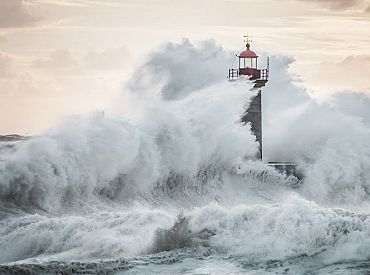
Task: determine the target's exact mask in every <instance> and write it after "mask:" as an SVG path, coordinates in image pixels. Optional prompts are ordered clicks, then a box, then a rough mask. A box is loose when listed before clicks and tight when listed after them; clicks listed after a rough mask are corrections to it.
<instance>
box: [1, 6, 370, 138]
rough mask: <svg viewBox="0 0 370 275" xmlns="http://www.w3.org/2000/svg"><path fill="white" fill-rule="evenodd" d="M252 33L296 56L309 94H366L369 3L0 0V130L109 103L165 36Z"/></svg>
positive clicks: (270, 47)
mask: <svg viewBox="0 0 370 275" xmlns="http://www.w3.org/2000/svg"><path fill="white" fill-rule="evenodd" d="M247 32H248V33H251V34H253V37H254V39H253V40H254V41H253V49H254V50H256V51H257V52H268V53H269V54H284V55H289V56H292V57H294V58H295V60H296V61H295V63H294V64H293V65H292V67H291V72H292V73H294V74H297V75H298V76H299V77H300V79H301V81H302V82H303V84H304V85H305V86H306V87H307V89H308V91H309V93H310V94H311V96H312V97H314V98H316V99H318V100H326V99H327V98H329V97H330V96H331V95H333V94H334V93H336V92H340V91H354V92H365V93H368V94H369V95H370V77H369V75H370V47H369V46H370V1H369V0H203V1H202V0H196V1H195V0H186V1H176V0H0V134H9V133H20V134H35V133H39V132H40V131H43V130H45V129H47V128H49V127H52V126H53V125H55V124H56V123H57V122H58V121H60V120H61V119H63V118H64V117H65V116H68V115H75V114H85V113H89V112H92V111H96V110H104V109H107V108H110V106H111V105H112V102H113V101H114V100H115V98H116V97H117V96H118V95H119V94H120V92H121V91H122V89H123V85H124V82H125V80H126V79H127V78H128V76H129V75H130V72H131V71H132V70H133V68H134V67H135V66H136V65H137V64H140V63H141V62H145V56H146V54H148V53H149V52H151V51H152V50H154V49H155V48H156V47H158V46H159V45H161V44H162V43H164V42H166V41H180V39H181V38H183V37H187V38H190V39H191V40H192V41H194V42H196V41H199V40H205V39H214V40H216V41H218V42H219V43H221V44H222V45H223V46H224V47H226V48H230V49H235V50H236V51H238V50H239V49H241V47H242V46H243V41H242V36H243V35H244V34H246V33H247ZM226 65H227V66H226V67H228V66H229V65H228V64H226Z"/></svg>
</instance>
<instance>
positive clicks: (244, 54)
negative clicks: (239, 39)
mask: <svg viewBox="0 0 370 275" xmlns="http://www.w3.org/2000/svg"><path fill="white" fill-rule="evenodd" d="M246 46H247V49H246V50H244V51H242V52H241V53H240V54H239V57H242V58H255V57H258V55H257V54H256V53H255V52H254V51H252V50H250V47H251V45H250V44H249V43H247V45H246Z"/></svg>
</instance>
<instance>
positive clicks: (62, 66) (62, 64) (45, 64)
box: [33, 49, 79, 70]
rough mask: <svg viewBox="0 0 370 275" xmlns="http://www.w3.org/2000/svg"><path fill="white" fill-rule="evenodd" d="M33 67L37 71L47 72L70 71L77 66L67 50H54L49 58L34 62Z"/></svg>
mask: <svg viewBox="0 0 370 275" xmlns="http://www.w3.org/2000/svg"><path fill="white" fill-rule="evenodd" d="M33 65H34V67H36V68H39V69H49V70H70V69H73V68H76V67H78V66H79V64H78V62H77V61H76V60H75V59H74V57H73V56H72V54H71V52H70V51H69V50H67V49H58V50H55V51H54V52H52V53H51V55H50V57H48V58H44V59H37V60H35V61H34V62H33Z"/></svg>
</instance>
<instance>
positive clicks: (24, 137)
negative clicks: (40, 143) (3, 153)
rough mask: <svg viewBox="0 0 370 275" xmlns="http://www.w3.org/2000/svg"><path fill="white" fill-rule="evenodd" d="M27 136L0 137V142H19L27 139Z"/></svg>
mask: <svg viewBox="0 0 370 275" xmlns="http://www.w3.org/2000/svg"><path fill="white" fill-rule="evenodd" d="M28 138H29V136H21V135H16V134H14V135H0V142H9V141H19V140H25V139H28Z"/></svg>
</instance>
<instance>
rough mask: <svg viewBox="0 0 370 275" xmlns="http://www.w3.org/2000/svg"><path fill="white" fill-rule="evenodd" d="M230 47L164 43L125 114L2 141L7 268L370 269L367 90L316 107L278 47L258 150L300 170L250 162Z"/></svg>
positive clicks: (2, 247) (2, 251)
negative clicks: (229, 68)
mask: <svg viewBox="0 0 370 275" xmlns="http://www.w3.org/2000/svg"><path fill="white" fill-rule="evenodd" d="M179 56H181V58H175V57H179ZM231 56H232V54H231V53H230V52H228V51H227V50H225V49H223V48H222V47H221V46H220V45H217V44H216V43H215V42H213V41H207V42H202V43H200V44H199V45H193V44H192V43H191V42H190V41H188V40H184V41H182V42H180V43H169V44H167V45H165V46H163V48H161V49H159V50H158V51H156V52H154V53H153V54H152V55H151V56H149V57H148V59H149V62H147V63H146V65H145V66H143V67H139V68H138V69H137V71H136V72H135V73H134V76H133V78H132V79H131V82H130V83H129V84H128V86H127V89H126V91H125V92H124V94H123V96H122V100H123V101H124V102H125V103H122V105H125V106H126V107H127V106H128V105H129V107H127V108H124V109H125V110H123V111H122V114H109V113H105V114H103V113H97V114H92V115H90V116H87V117H73V118H71V119H68V120H66V121H65V122H64V123H63V124H62V125H59V126H58V127H56V128H54V129H51V130H49V131H47V132H45V133H43V134H40V135H38V136H34V137H31V138H29V139H25V140H21V141H18V142H14V141H7V142H1V143H0V159H1V161H0V198H1V204H0V273H3V274H53V273H59V274H270V273H271V274H368V273H370V249H369V247H370V218H369V214H370V204H369V198H370V191H369V190H370V143H369V140H370V126H369V123H368V119H369V112H368V110H369V107H370V104H369V102H370V100H368V98H367V97H366V96H364V95H363V94H355V93H351V95H346V94H341V95H340V97H337V98H335V100H333V101H332V102H331V103H330V104H329V103H323V104H321V103H320V104H319V103H316V102H315V101H314V100H312V99H311V98H310V97H309V96H308V95H307V93H306V91H305V89H304V87H302V86H301V85H296V84H295V83H294V81H293V77H292V76H291V75H290V73H289V64H291V62H293V61H292V60H291V59H290V58H287V57H281V56H274V57H272V58H271V63H272V65H273V67H272V72H271V80H270V82H269V84H268V86H267V87H266V89H264V90H263V102H264V133H265V135H264V142H265V149H264V150H265V151H264V153H265V157H266V159H269V160H274V161H276V160H283V161H295V162H296V163H298V164H299V168H300V169H301V170H302V171H303V174H304V178H303V179H298V178H296V177H295V176H293V175H287V174H284V173H281V172H278V171H276V170H275V169H274V168H272V167H269V166H267V165H266V164H265V163H263V162H260V161H257V160H254V159H253V156H254V155H255V153H256V150H257V149H258V145H257V144H256V142H255V137H254V136H253V134H252V133H251V131H250V126H249V125H244V126H243V125H241V124H240V123H239V118H240V116H241V115H242V113H243V112H244V110H245V107H246V106H247V105H248V103H249V101H250V99H251V98H252V97H253V95H254V94H255V92H254V91H252V90H251V85H252V84H251V83H250V82H249V80H248V79H244V78H241V79H240V80H238V81H234V82H228V81H226V80H225V79H224V76H225V64H228V62H229V61H230V57H231ZM231 59H232V58H231ZM348 96H350V99H351V100H348ZM359 100H361V105H360V106H362V108H363V109H362V110H360V109H359V107H358V106H359V105H356V104H355V102H357V101H359ZM127 102H129V104H128V103H127ZM352 106H356V107H353V108H352Z"/></svg>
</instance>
